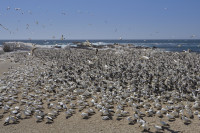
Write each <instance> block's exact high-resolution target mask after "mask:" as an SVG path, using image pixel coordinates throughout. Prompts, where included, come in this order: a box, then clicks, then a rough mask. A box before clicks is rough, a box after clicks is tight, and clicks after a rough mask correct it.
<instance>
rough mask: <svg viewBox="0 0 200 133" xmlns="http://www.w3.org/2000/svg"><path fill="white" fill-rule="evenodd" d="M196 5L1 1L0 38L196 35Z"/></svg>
mask: <svg viewBox="0 0 200 133" xmlns="http://www.w3.org/2000/svg"><path fill="white" fill-rule="evenodd" d="M199 5H200V0H1V1H0V24H1V25H0V39H60V37H61V35H62V34H63V35H64V37H65V38H66V39H119V37H122V38H123V39H191V38H193V39H200V16H199V14H200V8H199ZM19 8H20V9H19Z"/></svg>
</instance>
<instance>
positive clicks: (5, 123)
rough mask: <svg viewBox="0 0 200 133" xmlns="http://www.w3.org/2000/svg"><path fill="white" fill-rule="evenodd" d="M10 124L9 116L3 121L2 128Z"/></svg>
mask: <svg viewBox="0 0 200 133" xmlns="http://www.w3.org/2000/svg"><path fill="white" fill-rule="evenodd" d="M9 123H10V116H8V117H6V118H5V120H4V126H6V125H8V124H9Z"/></svg>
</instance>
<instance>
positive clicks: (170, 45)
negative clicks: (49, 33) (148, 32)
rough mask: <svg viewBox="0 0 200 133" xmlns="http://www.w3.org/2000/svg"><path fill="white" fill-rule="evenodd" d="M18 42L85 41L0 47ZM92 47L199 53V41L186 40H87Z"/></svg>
mask: <svg viewBox="0 0 200 133" xmlns="http://www.w3.org/2000/svg"><path fill="white" fill-rule="evenodd" d="M8 41H11V42H13V41H18V42H29V43H35V44H39V45H46V46H52V45H55V44H58V45H62V46H66V45H74V44H73V42H85V41H86V40H0V45H2V43H3V42H8ZM89 41H90V42H91V43H93V44H94V45H108V44H114V43H119V44H133V45H135V46H144V47H157V48H160V49H162V50H165V51H177V52H181V51H183V50H188V49H190V50H191V51H192V52H197V53H200V39H188V40H178V39H176V40H164V39H163V40H89Z"/></svg>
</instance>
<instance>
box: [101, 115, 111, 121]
mask: <svg viewBox="0 0 200 133" xmlns="http://www.w3.org/2000/svg"><path fill="white" fill-rule="evenodd" d="M102 120H110V117H108V116H102Z"/></svg>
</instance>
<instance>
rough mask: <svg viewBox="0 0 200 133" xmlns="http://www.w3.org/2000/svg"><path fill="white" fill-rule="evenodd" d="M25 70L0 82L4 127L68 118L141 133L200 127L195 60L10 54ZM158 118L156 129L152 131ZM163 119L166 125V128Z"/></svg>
mask: <svg viewBox="0 0 200 133" xmlns="http://www.w3.org/2000/svg"><path fill="white" fill-rule="evenodd" d="M11 57H12V58H13V61H14V62H18V63H20V64H23V65H24V67H19V68H17V69H11V70H10V71H9V72H5V73H4V74H3V76H2V77H1V79H0V108H1V109H0V118H1V119H4V125H5V126H6V125H10V124H13V123H19V122H20V121H22V120H23V119H29V118H32V117H33V118H34V119H35V121H36V122H38V123H39V122H46V123H47V124H51V123H53V122H54V119H56V117H57V116H58V115H59V114H61V113H65V117H66V119H70V117H73V115H74V114H77V115H78V113H77V112H80V113H79V114H80V117H82V118H83V119H90V117H92V115H94V114H95V115H99V116H100V117H101V119H102V120H119V121H120V120H121V119H124V120H126V121H127V124H130V125H135V124H137V125H138V126H139V127H140V128H141V130H142V131H152V130H154V131H157V132H161V131H164V130H165V128H170V122H171V121H175V120H177V119H180V120H181V121H182V123H183V124H186V125H187V124H191V123H192V121H193V119H194V117H198V118H199V119H200V113H199V111H200V55H199V54H196V53H187V52H185V53H177V52H163V51H159V50H152V49H143V48H142V49H135V48H130V47H128V48H127V47H120V46H118V47H116V48H113V49H104V50H98V51H95V50H88V49H74V48H73V49H72V48H66V49H59V50H58V49H36V50H35V52H34V55H33V56H30V55H28V54H27V52H25V53H24V52H23V53H13V54H11ZM147 117H156V118H158V120H159V124H152V123H149V122H148V121H147V120H146V118H147ZM163 118H167V121H166V120H163Z"/></svg>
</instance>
